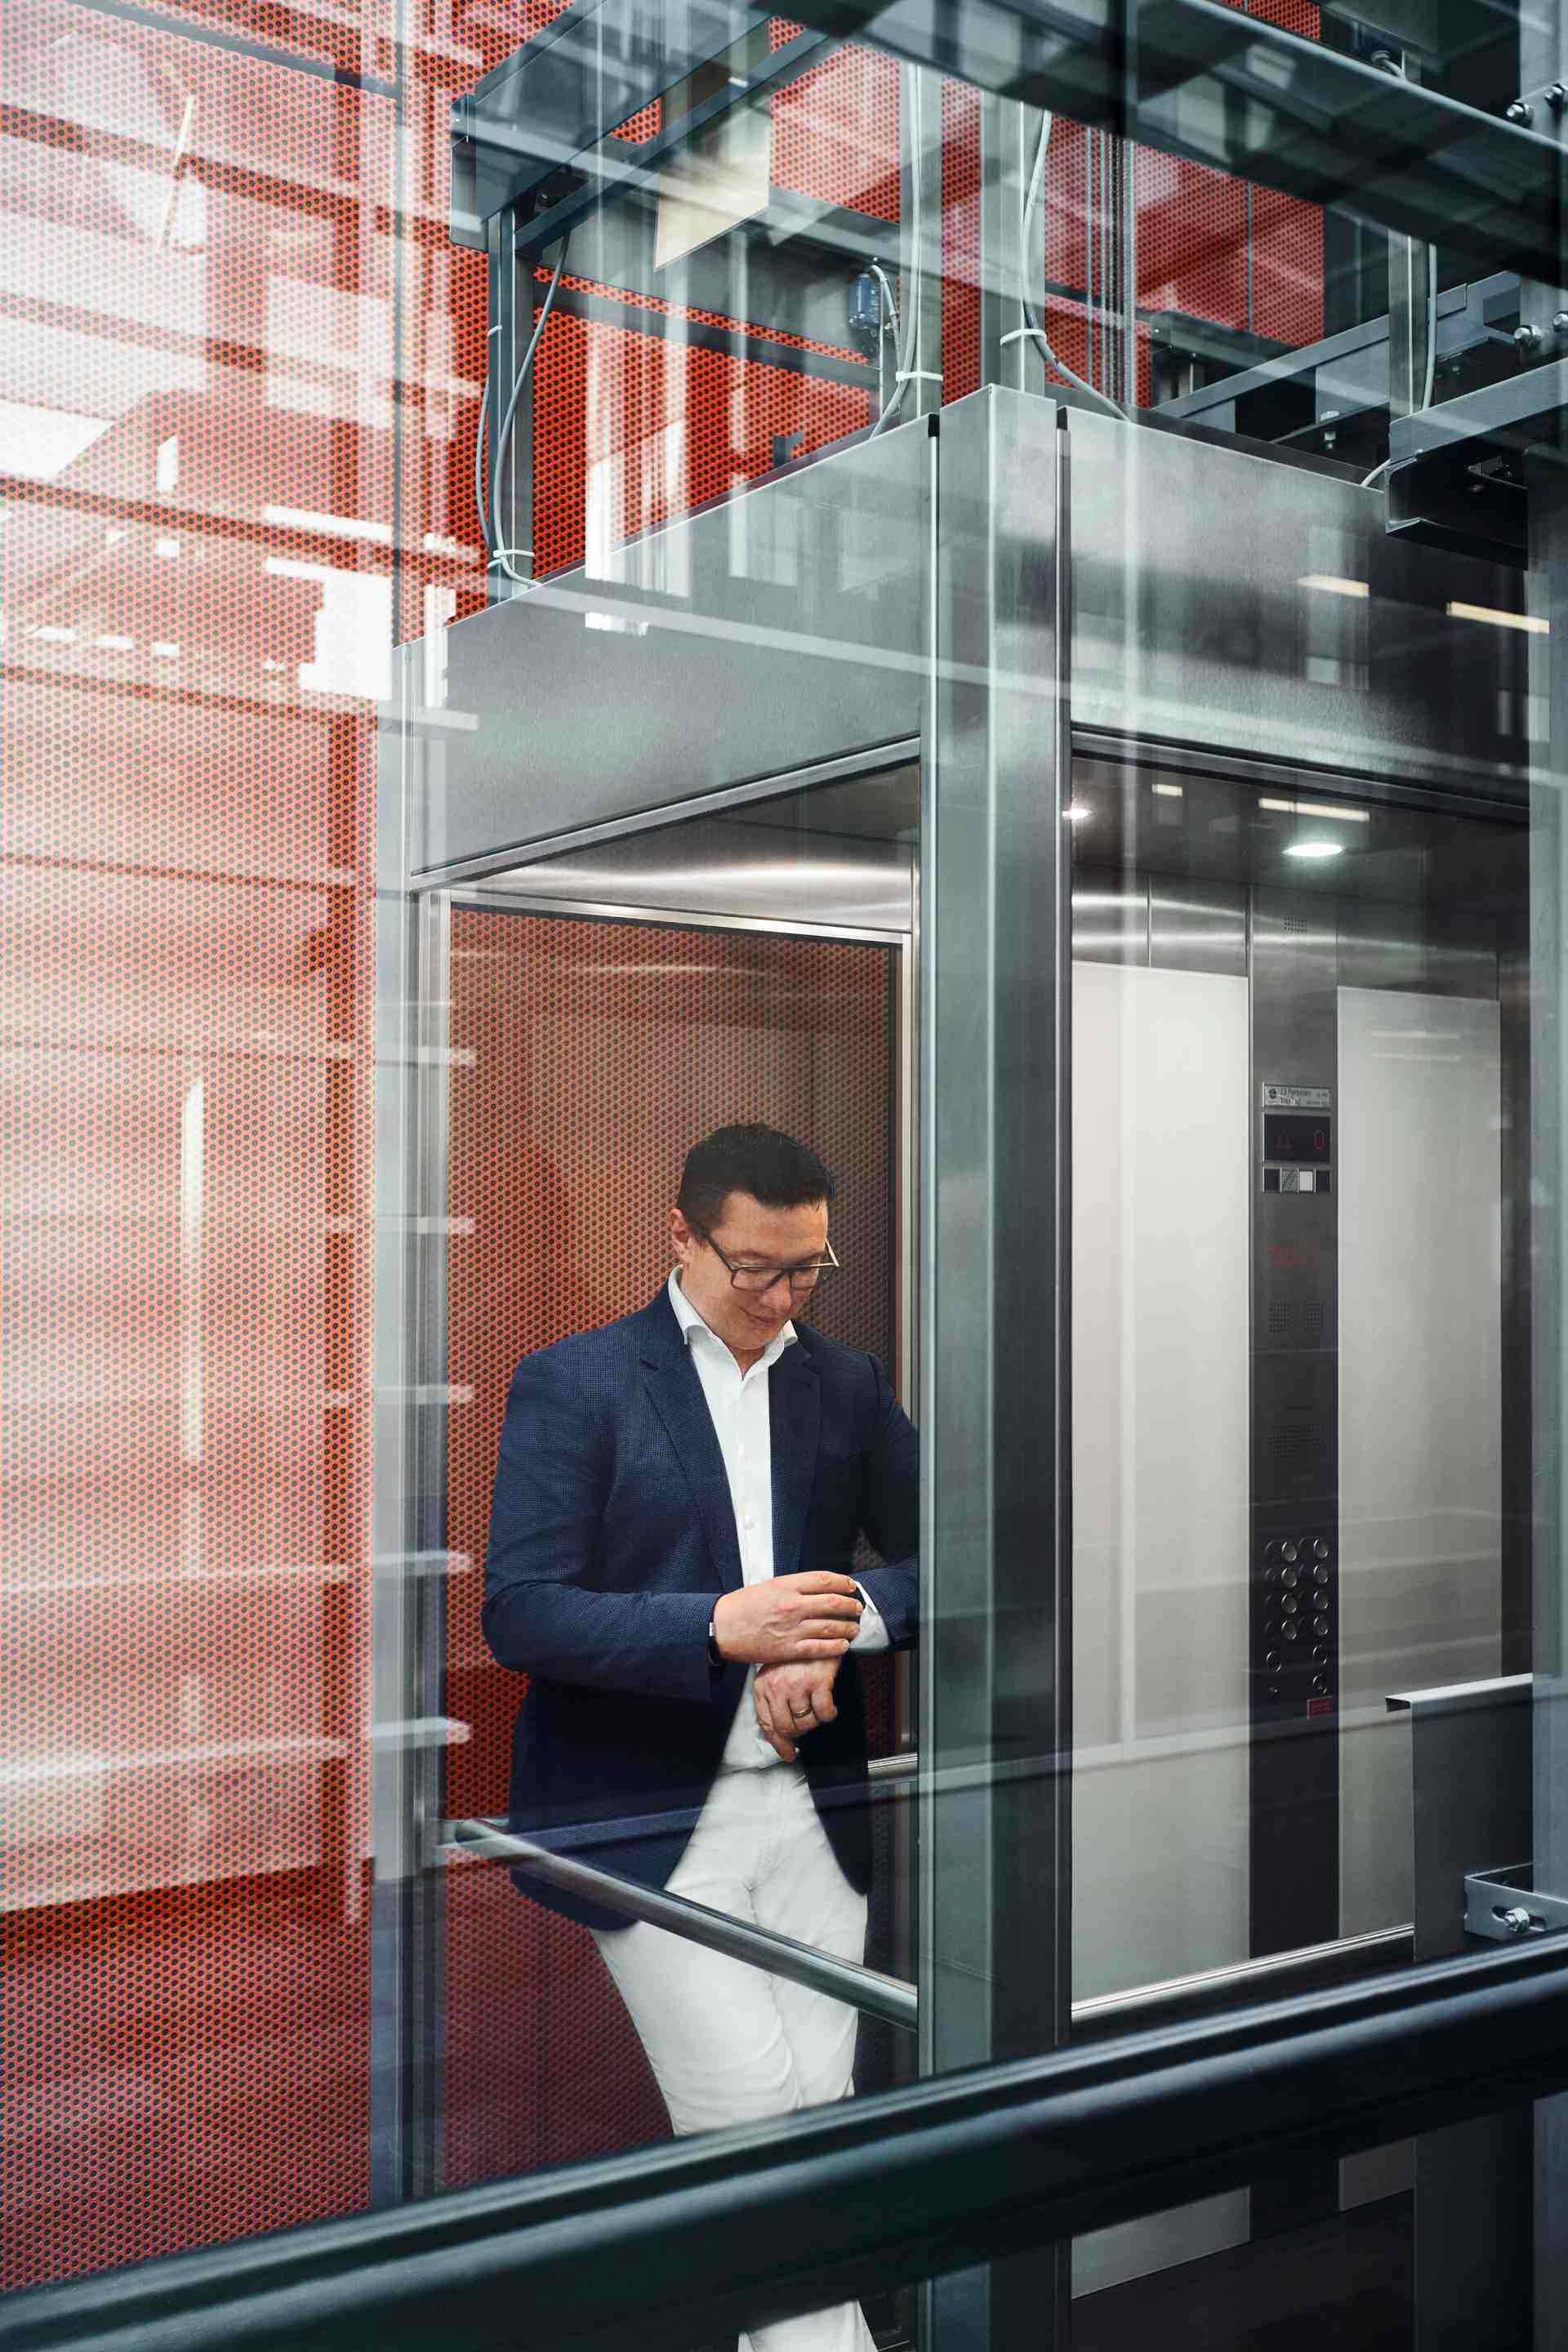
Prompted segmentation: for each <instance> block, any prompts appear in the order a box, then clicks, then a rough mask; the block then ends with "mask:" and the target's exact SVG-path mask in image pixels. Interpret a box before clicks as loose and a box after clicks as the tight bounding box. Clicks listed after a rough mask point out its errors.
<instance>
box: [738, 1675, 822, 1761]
mask: <svg viewBox="0 0 1568 2352" xmlns="http://www.w3.org/2000/svg"><path fill="white" fill-rule="evenodd" d="M837 1672H838V1661H837V1659H834V1660H833V1661H832V1663H831V1664H820V1665H819V1664H812V1663H807V1664H804V1665H793V1666H759V1667H758V1668H757V1674H756V1679H755V1681H754V1682H753V1683H752V1691H753V1693H754V1695H755V1697H756V1702H757V1723H758V1726H759V1727H760V1729H761V1731H762V1735H763V1738H764V1739H765V1740H766V1741H767V1743H768V1745H769V1747H770V1748H772V1749H773V1752H774V1754H775V1755H777V1756H782V1757H783V1758H784V1762H785V1763H786V1764H793V1763H794V1762H795V1742H796V1740H799V1739H804V1738H805V1735H806V1733H807V1732H808V1731H814V1730H815V1729H816V1726H817V1725H818V1724H819V1723H831V1722H832V1721H833V1718H834V1717H835V1716H836V1715H837V1712H838V1709H837V1707H836V1706H834V1704H833V1681H834V1676H835V1675H837Z"/></svg>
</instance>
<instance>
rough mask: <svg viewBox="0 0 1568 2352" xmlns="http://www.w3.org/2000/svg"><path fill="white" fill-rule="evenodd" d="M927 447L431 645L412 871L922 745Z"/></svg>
mask: <svg viewBox="0 0 1568 2352" xmlns="http://www.w3.org/2000/svg"><path fill="white" fill-rule="evenodd" d="M934 446H935V445H934V444H933V442H932V440H931V436H930V435H929V434H928V432H927V429H926V427H925V425H923V424H920V425H908V426H904V427H902V428H900V429H898V430H895V431H893V432H889V433H886V434H882V435H879V436H878V438H877V439H876V440H874V441H867V442H862V443H859V444H857V445H856V446H853V447H850V448H847V449H843V450H840V451H838V452H837V454H836V455H834V456H832V457H825V458H823V459H822V460H821V461H820V463H818V464H816V465H815V466H808V467H803V468H802V469H801V470H800V471H799V472H797V473H794V474H790V475H786V476H784V478H781V479H778V480H775V481H771V482H767V483H764V484H763V485H761V486H759V488H756V489H754V490H751V491H749V492H747V493H746V494H744V495H743V496H742V497H740V498H737V499H732V500H731V501H730V502H729V503H727V504H726V505H723V506H721V507H717V508H714V509H710V510H708V511H706V512H704V513H701V514H697V515H692V516H689V517H687V518H685V519H684V520H681V521H679V522H675V523H671V524H670V525H669V526H668V528H667V529H665V530H659V531H655V532H652V533H650V534H649V535H648V536H647V538H645V539H642V540H639V541H635V542H634V543H633V544H631V545H629V546H626V547H624V548H621V549H618V550H616V551H612V553H611V554H610V555H609V556H608V557H607V558H606V559H605V561H604V562H603V563H602V564H601V566H600V567H599V569H598V570H596V571H594V570H590V569H587V568H584V570H583V571H580V572H570V573H565V574H563V575H562V576H561V577H559V578H558V579H554V580H552V581H549V582H547V583H544V584H542V585H541V586H540V587H538V588H536V589H533V590H531V591H530V592H529V593H527V594H524V595H519V596H515V597H513V598H511V599H510V601H509V602H507V603H505V604H494V605H491V606H490V607H489V609H488V610H487V611H485V612H483V613H477V614H473V615H472V616H471V617H470V618H468V619H467V620H463V621H459V622H456V623H454V624H453V625H452V626H451V627H450V628H448V629H447V632H446V635H445V640H444V643H442V642H440V641H437V640H434V639H431V640H426V643H425V645H424V646H423V647H422V648H421V652H422V654H423V656H424V659H423V661H422V663H421V664H420V665H419V666H418V667H417V669H416V673H415V675H416V677H418V678H419V679H420V680H421V681H422V685H423V700H422V703H421V704H420V705H419V707H416V709H414V711H413V713H412V718H411V726H412V730H413V732H414V734H415V735H416V737H417V738H418V739H419V751H420V756H419V757H418V758H417V759H416V761H414V762H413V772H412V778H411V781H412V782H413V783H414V784H415V786H416V807H415V812H414V821H413V827H412V831H411V835H410V838H411V842H412V844H413V847H412V852H411V856H412V862H413V865H414V867H415V870H416V872H418V873H429V872H437V871H440V870H442V869H444V868H445V867H447V866H453V865H457V864H458V863H460V862H462V861H465V860H469V859H475V858H489V857H496V858H497V859H498V860H499V859H500V858H503V857H504V855H505V853H506V852H507V851H508V850H510V849H514V848H515V849H517V850H519V851H521V850H523V849H526V848H527V847H529V846H531V845H538V844H541V843H543V842H546V841H548V840H549V839H550V838H551V837H552V835H562V834H564V833H567V832H570V831H572V830H574V829H575V828H577V827H579V826H583V825H587V824H597V823H602V822H605V821H606V820H610V819H614V818H616V817H621V816H629V815H631V814H636V813H639V812H646V811H647V810H649V809H654V808H658V807H660V806H663V805H665V804H667V803H674V802H677V801H687V800H689V799H690V798H692V797H693V795H698V794H700V793H705V792H717V791H721V790H722V789H723V788H724V787H725V786H726V785H729V784H733V783H737V782H743V781H745V780H746V779H749V778H751V777H756V776H769V775H773V774H782V773H784V772H788V771H790V770H793V769H795V768H800V767H805V766H806V765H808V764H809V763H811V762H812V761H816V760H821V759H830V758H835V757H837V756H838V755H839V754H841V753H843V752H846V751H858V750H860V749H862V748H865V747H870V746H875V745H878V744H882V743H890V742H894V741H897V740H900V738H903V737H908V736H910V735H912V734H915V733H918V731H919V729H920V725H921V711H922V703H923V696H924V692H925V683H926V653H925V649H926V629H927V616H928V611H929V605H928V592H929V584H930V581H929V575H930V554H929V546H928V538H929V530H930V517H931V475H932V467H933V455H932V453H933V448H934Z"/></svg>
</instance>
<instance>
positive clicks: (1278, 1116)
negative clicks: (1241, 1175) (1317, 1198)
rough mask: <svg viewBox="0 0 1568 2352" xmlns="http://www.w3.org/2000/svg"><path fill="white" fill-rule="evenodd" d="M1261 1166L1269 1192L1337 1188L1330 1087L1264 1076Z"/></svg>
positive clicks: (1265, 1186) (1327, 1190)
mask: <svg viewBox="0 0 1568 2352" xmlns="http://www.w3.org/2000/svg"><path fill="white" fill-rule="evenodd" d="M1260 1093H1261V1097H1262V1101H1261V1111H1262V1136H1261V1139H1260V1143H1261V1148H1260V1151H1259V1164H1260V1166H1261V1168H1262V1171H1263V1190H1264V1191H1265V1192H1331V1190H1332V1189H1333V1186H1332V1168H1333V1158H1334V1121H1333V1097H1332V1094H1331V1091H1330V1089H1329V1088H1328V1087H1292V1086H1284V1085H1281V1084H1280V1083H1279V1081H1278V1080H1275V1079H1269V1078H1266V1079H1265V1080H1264V1081H1263V1085H1262V1087H1261V1089H1260Z"/></svg>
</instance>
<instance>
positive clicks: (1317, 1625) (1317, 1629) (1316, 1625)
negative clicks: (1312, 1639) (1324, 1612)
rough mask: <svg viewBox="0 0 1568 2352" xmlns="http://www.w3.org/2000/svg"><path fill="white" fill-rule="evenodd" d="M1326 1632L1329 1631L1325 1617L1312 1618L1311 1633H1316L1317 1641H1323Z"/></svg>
mask: <svg viewBox="0 0 1568 2352" xmlns="http://www.w3.org/2000/svg"><path fill="white" fill-rule="evenodd" d="M1328 1630H1329V1621H1328V1619H1327V1618H1326V1617H1314V1618H1313V1620H1312V1631H1313V1633H1316V1635H1317V1636H1318V1639H1319V1640H1320V1641H1321V1640H1323V1638H1324V1636H1325V1635H1326V1634H1327V1633H1328Z"/></svg>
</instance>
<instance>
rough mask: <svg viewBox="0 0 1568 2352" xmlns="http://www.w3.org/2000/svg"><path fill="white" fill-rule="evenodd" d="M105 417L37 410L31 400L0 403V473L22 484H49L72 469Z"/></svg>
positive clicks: (107, 423)
mask: <svg viewBox="0 0 1568 2352" xmlns="http://www.w3.org/2000/svg"><path fill="white" fill-rule="evenodd" d="M109 426H110V419H109V418H108V417H107V416H84V415H81V414H80V412H79V411H78V410H76V409H71V408H36V407H34V405H33V404H32V403H31V402H30V401H26V400H0V474H20V475H21V476H22V478H23V479H24V480H25V481H28V482H52V481H54V480H55V479H56V478H57V476H58V475H60V474H63V473H64V472H65V470H66V468H67V467H68V466H72V465H74V464H75V463H76V460H77V459H78V458H79V457H80V456H81V454H82V452H83V450H84V449H90V448H91V446H92V445H93V443H94V442H95V441H96V440H97V439H98V437H99V436H100V434H101V433H107V432H108V430H109Z"/></svg>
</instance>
